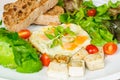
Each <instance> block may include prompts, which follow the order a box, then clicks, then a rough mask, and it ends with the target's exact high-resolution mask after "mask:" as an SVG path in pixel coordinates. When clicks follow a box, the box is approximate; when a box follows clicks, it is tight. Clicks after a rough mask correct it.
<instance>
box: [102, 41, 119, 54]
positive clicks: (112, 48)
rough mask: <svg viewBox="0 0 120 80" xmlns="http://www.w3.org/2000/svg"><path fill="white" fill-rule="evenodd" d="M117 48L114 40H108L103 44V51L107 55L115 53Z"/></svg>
mask: <svg viewBox="0 0 120 80" xmlns="http://www.w3.org/2000/svg"><path fill="white" fill-rule="evenodd" d="M117 49H118V47H117V44H115V43H113V42H108V43H106V44H105V45H104V46H103V51H104V53H105V54H107V55H112V54H115V52H116V51H117Z"/></svg>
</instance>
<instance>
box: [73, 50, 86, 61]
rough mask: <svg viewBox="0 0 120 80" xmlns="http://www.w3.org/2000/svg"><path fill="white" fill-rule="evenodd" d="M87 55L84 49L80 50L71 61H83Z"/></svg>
mask: <svg viewBox="0 0 120 80" xmlns="http://www.w3.org/2000/svg"><path fill="white" fill-rule="evenodd" d="M87 55H88V52H87V51H86V50H85V48H81V49H80V50H79V51H78V52H77V53H75V54H74V55H73V56H72V60H84V58H85V57H86V56H87Z"/></svg>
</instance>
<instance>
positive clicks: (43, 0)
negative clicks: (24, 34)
mask: <svg viewBox="0 0 120 80" xmlns="http://www.w3.org/2000/svg"><path fill="white" fill-rule="evenodd" d="M57 2H58V0H54V1H53V0H18V1H16V2H14V3H9V4H7V5H5V6H4V13H3V21H4V24H5V25H6V27H7V29H8V30H10V31H19V30H21V29H25V28H27V27H28V26H29V25H30V24H32V23H33V22H34V20H35V19H36V18H37V17H38V16H39V15H40V14H43V13H45V12H46V11H47V10H49V9H50V8H52V7H53V6H54V5H56V4H57Z"/></svg>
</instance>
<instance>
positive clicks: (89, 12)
mask: <svg viewBox="0 0 120 80" xmlns="http://www.w3.org/2000/svg"><path fill="white" fill-rule="evenodd" d="M87 15H88V16H95V15H96V10H95V9H90V10H88V11H87Z"/></svg>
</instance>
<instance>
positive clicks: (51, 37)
mask: <svg viewBox="0 0 120 80" xmlns="http://www.w3.org/2000/svg"><path fill="white" fill-rule="evenodd" d="M45 35H46V36H47V37H48V38H49V39H54V38H55V36H53V35H52V34H47V33H45Z"/></svg>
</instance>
